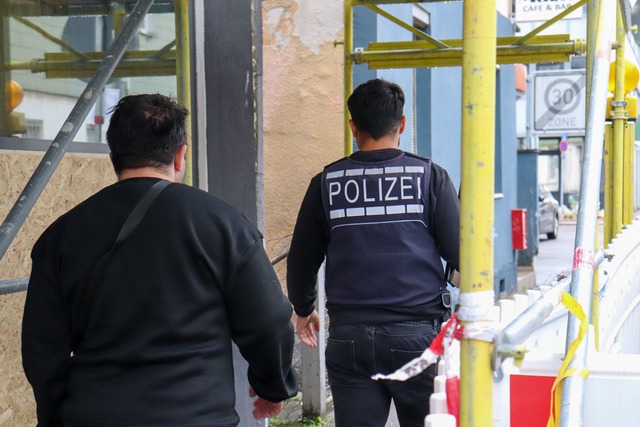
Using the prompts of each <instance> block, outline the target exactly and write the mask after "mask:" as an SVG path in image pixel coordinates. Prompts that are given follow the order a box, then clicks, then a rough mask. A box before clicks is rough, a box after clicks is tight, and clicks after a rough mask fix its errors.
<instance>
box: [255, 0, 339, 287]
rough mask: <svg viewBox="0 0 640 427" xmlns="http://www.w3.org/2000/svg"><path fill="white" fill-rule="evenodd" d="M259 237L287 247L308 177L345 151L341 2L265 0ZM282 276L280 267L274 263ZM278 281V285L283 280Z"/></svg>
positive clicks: (276, 248)
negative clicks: (262, 218) (262, 230)
mask: <svg viewBox="0 0 640 427" xmlns="http://www.w3.org/2000/svg"><path fill="white" fill-rule="evenodd" d="M262 8H263V43H264V47H263V60H264V75H263V101H264V106H263V107H264V110H263V111H264V164H265V234H266V237H267V241H268V248H269V252H270V256H271V257H272V258H273V257H275V256H277V255H278V254H280V253H281V252H282V251H284V250H286V248H287V246H288V243H289V238H288V236H290V234H291V233H292V231H293V226H294V224H295V220H296V216H297V213H298V208H299V206H300V202H301V201H302V198H303V196H304V193H305V191H306V189H307V186H308V184H309V180H310V179H311V178H312V177H313V175H315V174H316V173H318V172H320V171H321V170H322V167H323V166H324V165H325V164H327V163H330V162H332V161H333V160H336V159H338V158H340V157H341V156H342V155H343V116H342V115H343V81H344V78H343V55H344V50H343V47H342V45H341V44H337V45H336V44H334V42H335V41H342V37H343V31H342V28H343V19H344V17H343V4H342V1H338V0H326V1H317V0H297V1H296V0H264V1H263V3H262ZM276 270H277V271H278V273H279V274H280V277H281V279H282V278H283V275H284V267H283V266H281V265H279V266H276ZM283 283H284V282H283Z"/></svg>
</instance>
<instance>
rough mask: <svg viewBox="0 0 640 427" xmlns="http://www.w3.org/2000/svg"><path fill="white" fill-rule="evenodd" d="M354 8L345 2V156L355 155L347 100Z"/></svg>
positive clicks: (350, 88) (350, 70)
mask: <svg viewBox="0 0 640 427" xmlns="http://www.w3.org/2000/svg"><path fill="white" fill-rule="evenodd" d="M352 51H353V7H352V3H351V0H344V155H345V156H349V155H351V153H353V136H352V135H351V128H350V127H349V119H350V116H349V109H348V108H347V99H349V97H350V96H351V92H353V63H352V59H351V52H352Z"/></svg>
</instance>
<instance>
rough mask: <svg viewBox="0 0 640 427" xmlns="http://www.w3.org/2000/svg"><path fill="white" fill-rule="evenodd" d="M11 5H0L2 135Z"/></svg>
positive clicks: (6, 114)
mask: <svg viewBox="0 0 640 427" xmlns="http://www.w3.org/2000/svg"><path fill="white" fill-rule="evenodd" d="M8 8H9V6H7V5H5V4H3V5H1V6H0V67H1V68H0V108H2V109H1V110H0V136H7V135H9V133H10V131H9V129H10V127H11V126H10V124H9V111H8V108H7V106H8V105H9V102H8V94H7V89H6V85H7V83H9V81H10V80H11V72H10V69H9V64H10V63H11V57H10V52H11V43H10V41H11V40H10V38H9V18H8V12H9V10H8ZM0 258H2V252H0Z"/></svg>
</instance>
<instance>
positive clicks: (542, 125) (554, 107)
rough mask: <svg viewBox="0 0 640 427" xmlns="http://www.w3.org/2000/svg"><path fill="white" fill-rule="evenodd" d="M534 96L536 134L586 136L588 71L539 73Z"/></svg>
mask: <svg viewBox="0 0 640 427" xmlns="http://www.w3.org/2000/svg"><path fill="white" fill-rule="evenodd" d="M533 92H534V96H533V126H532V131H533V132H534V133H554V134H557V133H565V132H570V133H580V132H584V127H585V108H586V100H585V98H586V74H585V71H584V70H569V71H568V72H567V71H562V72H558V71H555V72H540V73H536V74H535V75H534V78H533Z"/></svg>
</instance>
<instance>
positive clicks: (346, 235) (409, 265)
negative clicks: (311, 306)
mask: <svg viewBox="0 0 640 427" xmlns="http://www.w3.org/2000/svg"><path fill="white" fill-rule="evenodd" d="M430 176H431V160H429V159H424V158H420V157H417V156H414V155H412V154H409V153H403V154H401V155H399V156H398V157H396V158H394V159H391V160H387V161H384V162H380V163H371V162H358V161H354V160H352V159H350V158H344V159H342V160H339V161H337V162H335V163H332V164H330V165H328V166H327V167H325V169H324V171H323V174H322V181H321V183H322V184H321V187H322V202H323V207H324V213H325V216H326V218H327V220H328V222H329V229H330V240H329V244H328V246H327V254H326V293H327V301H328V303H329V304H331V305H367V306H399V307H410V306H415V305H420V304H424V303H426V302H429V301H431V300H433V299H434V298H436V297H438V296H439V295H440V294H441V293H442V291H443V289H444V287H445V282H444V272H443V267H442V261H441V259H440V253H439V251H438V248H437V246H436V243H435V241H434V239H433V237H432V233H431V230H430V229H429V221H428V215H429V181H430Z"/></svg>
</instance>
